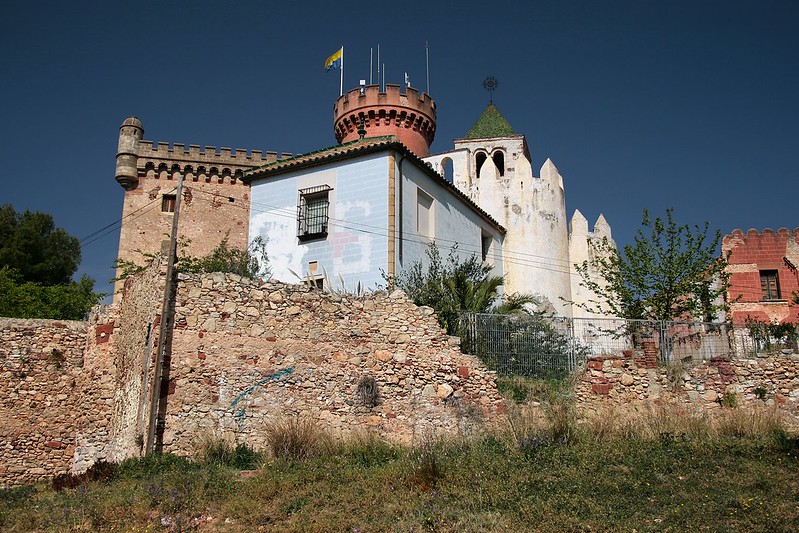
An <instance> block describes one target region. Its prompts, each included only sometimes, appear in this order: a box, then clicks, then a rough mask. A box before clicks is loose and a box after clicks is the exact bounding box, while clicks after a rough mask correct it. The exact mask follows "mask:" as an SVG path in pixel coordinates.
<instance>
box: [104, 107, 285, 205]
mask: <svg viewBox="0 0 799 533" xmlns="http://www.w3.org/2000/svg"><path fill="white" fill-rule="evenodd" d="M143 135H144V128H143V126H142V123H141V121H140V120H139V119H138V118H136V117H128V118H127V119H125V121H124V122H123V123H122V126H120V128H119V145H118V146H119V147H118V149H117V165H116V180H117V181H118V182H119V184H120V185H122V187H123V188H124V189H125V190H126V191H132V190H135V189H136V188H137V187H138V186H139V182H140V180H141V179H142V178H143V177H150V178H156V179H158V178H166V179H172V178H173V177H174V176H175V174H176V173H183V174H184V175H185V176H186V177H187V179H191V180H193V181H195V182H196V181H199V180H201V179H202V180H204V181H206V182H211V181H213V182H215V183H236V182H237V181H239V178H240V177H241V176H242V174H243V173H244V172H245V171H247V170H249V169H251V168H255V167H258V166H261V165H264V164H267V163H274V162H275V161H277V160H279V159H285V158H288V157H291V154H290V153H287V152H283V153H282V154H280V155H279V156H278V153H277V152H272V151H266V152H264V151H262V150H246V149H243V148H236V149H232V148H228V147H222V148H220V149H219V150H217V148H216V147H215V146H206V147H204V148H200V145H198V144H190V145H189V146H188V149H187V148H186V145H185V144H183V143H168V142H156V143H154V142H153V141H145V140H143V139H142V136H143Z"/></svg>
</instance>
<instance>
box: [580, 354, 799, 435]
mask: <svg viewBox="0 0 799 533" xmlns="http://www.w3.org/2000/svg"><path fill="white" fill-rule="evenodd" d="M647 367H649V368H647ZM725 395H727V397H732V395H734V398H735V402H736V403H737V404H739V405H776V406H777V407H779V408H780V410H781V411H783V412H784V413H785V414H786V415H787V418H786V419H787V422H788V423H789V425H790V426H792V427H794V428H799V355H797V354H788V355H786V354H772V355H766V354H763V355H762V356H759V357H755V358H750V359H743V358H742V359H732V360H731V359H727V358H722V357H714V358H712V359H710V360H709V361H705V362H702V363H695V364H690V363H686V364H685V365H671V366H654V367H652V365H642V364H641V362H640V361H636V360H635V359H634V358H632V357H620V356H610V357H594V358H591V359H589V360H588V363H587V365H586V369H585V371H584V372H583V373H582V374H581V376H580V379H579V381H578V382H577V386H576V396H577V401H578V403H579V404H580V405H581V406H582V407H584V408H586V409H588V410H591V409H595V408H597V407H599V406H601V405H606V404H616V405H630V404H636V403H646V402H650V403H654V404H666V403H672V404H673V403H680V404H690V405H692V406H695V407H699V408H701V409H705V410H713V409H716V408H718V407H720V406H721V404H722V403H723V401H724V398H725Z"/></svg>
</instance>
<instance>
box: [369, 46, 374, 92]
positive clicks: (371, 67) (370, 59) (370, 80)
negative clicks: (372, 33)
mask: <svg viewBox="0 0 799 533" xmlns="http://www.w3.org/2000/svg"><path fill="white" fill-rule="evenodd" d="M373 54H374V49H372V48H369V85H371V84H372V72H374V66H373V65H374V59H373V57H374V56H373Z"/></svg>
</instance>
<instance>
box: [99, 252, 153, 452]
mask: <svg viewBox="0 0 799 533" xmlns="http://www.w3.org/2000/svg"><path fill="white" fill-rule="evenodd" d="M165 280H166V262H165V261H162V260H161V258H160V257H159V258H156V260H155V261H154V263H153V264H151V265H150V267H149V268H147V269H145V270H143V271H142V272H140V273H138V274H136V275H135V276H132V277H131V278H128V279H126V280H125V283H124V289H123V294H124V298H123V299H122V301H121V302H120V303H119V304H117V306H115V307H114V308H113V319H114V324H115V327H114V331H113V335H112V338H111V358H112V361H113V366H114V369H115V372H114V396H113V399H114V400H113V414H112V418H111V435H110V438H109V446H108V449H107V451H106V458H107V459H108V460H110V461H121V460H123V459H125V458H126V457H131V456H133V455H138V454H139V453H140V452H141V449H142V443H143V439H144V438H145V436H146V433H147V425H148V420H149V414H150V404H149V402H148V398H149V395H150V391H151V387H152V375H153V370H154V360H155V357H156V352H157V344H158V338H157V337H158V329H159V325H160V322H161V310H162V305H163V296H164V282H165Z"/></svg>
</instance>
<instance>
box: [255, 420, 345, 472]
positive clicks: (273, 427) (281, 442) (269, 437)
mask: <svg viewBox="0 0 799 533" xmlns="http://www.w3.org/2000/svg"><path fill="white" fill-rule="evenodd" d="M266 441H267V444H268V446H269V450H270V451H271V452H272V456H273V457H274V458H275V459H281V460H285V461H305V460H308V459H311V458H313V457H317V456H319V455H322V454H323V453H324V452H326V451H328V450H329V449H330V446H331V439H330V436H329V435H328V434H327V433H326V432H325V431H324V430H322V428H320V427H319V425H318V424H317V423H316V422H315V421H313V420H309V419H302V418H300V417H299V416H293V417H287V418H282V419H278V420H274V421H272V422H270V423H268V424H267V425H266Z"/></svg>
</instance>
